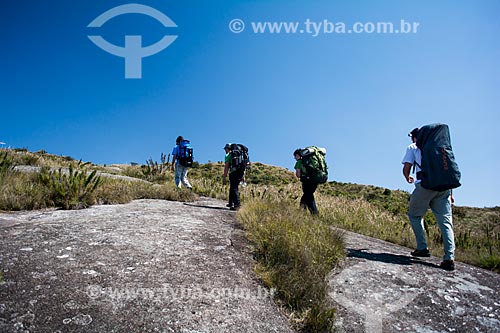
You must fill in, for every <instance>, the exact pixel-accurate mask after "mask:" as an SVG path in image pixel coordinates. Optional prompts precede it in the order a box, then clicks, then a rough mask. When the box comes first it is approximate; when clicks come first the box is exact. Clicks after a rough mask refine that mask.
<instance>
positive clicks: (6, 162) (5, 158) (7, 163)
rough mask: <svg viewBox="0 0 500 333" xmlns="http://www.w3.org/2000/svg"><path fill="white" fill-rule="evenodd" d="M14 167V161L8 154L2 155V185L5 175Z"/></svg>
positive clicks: (0, 162) (0, 166)
mask: <svg viewBox="0 0 500 333" xmlns="http://www.w3.org/2000/svg"><path fill="white" fill-rule="evenodd" d="M11 167H12V160H11V159H10V158H9V155H8V153H7V152H3V153H0V184H2V182H3V179H4V178H5V175H6V174H7V172H8V171H9V170H10V168H11Z"/></svg>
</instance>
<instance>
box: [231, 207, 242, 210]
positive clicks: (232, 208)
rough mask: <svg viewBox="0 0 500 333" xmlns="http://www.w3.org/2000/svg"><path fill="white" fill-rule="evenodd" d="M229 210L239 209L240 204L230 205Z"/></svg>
mask: <svg viewBox="0 0 500 333" xmlns="http://www.w3.org/2000/svg"><path fill="white" fill-rule="evenodd" d="M229 209H230V210H239V209H240V206H232V207H231V208H229Z"/></svg>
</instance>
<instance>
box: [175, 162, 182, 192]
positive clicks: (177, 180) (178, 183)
mask: <svg viewBox="0 0 500 333" xmlns="http://www.w3.org/2000/svg"><path fill="white" fill-rule="evenodd" d="M181 179H182V165H179V164H177V165H176V166H175V186H177V187H179V188H180V187H181Z"/></svg>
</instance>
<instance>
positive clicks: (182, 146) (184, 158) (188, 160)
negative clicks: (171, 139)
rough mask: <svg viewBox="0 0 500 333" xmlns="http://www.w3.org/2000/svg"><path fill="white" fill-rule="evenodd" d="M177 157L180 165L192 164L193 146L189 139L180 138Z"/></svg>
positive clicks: (187, 165)
mask: <svg viewBox="0 0 500 333" xmlns="http://www.w3.org/2000/svg"><path fill="white" fill-rule="evenodd" d="M177 159H178V160H179V164H180V165H182V166H185V167H191V166H193V147H192V146H191V142H190V141H189V140H182V141H181V142H179V156H177Z"/></svg>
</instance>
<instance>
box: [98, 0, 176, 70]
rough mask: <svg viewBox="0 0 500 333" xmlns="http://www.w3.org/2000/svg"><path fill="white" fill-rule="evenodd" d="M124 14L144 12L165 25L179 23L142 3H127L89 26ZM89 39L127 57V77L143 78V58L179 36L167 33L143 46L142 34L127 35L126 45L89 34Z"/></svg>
mask: <svg viewBox="0 0 500 333" xmlns="http://www.w3.org/2000/svg"><path fill="white" fill-rule="evenodd" d="M123 14H143V15H147V16H150V17H152V18H154V19H156V20H158V21H159V22H160V23H161V24H163V26H164V27H167V28H172V27H173V28H176V27H177V25H176V24H175V23H174V21H172V20H171V19H170V18H169V17H168V16H166V15H165V14H163V13H162V12H160V11H158V10H156V9H154V8H151V7H148V6H145V5H140V4H127V5H122V6H118V7H114V8H112V9H110V10H108V11H106V12H104V13H102V14H101V15H99V16H98V17H97V18H95V19H94V20H93V21H92V22H90V24H89V25H88V27H89V28H99V27H102V26H103V25H104V23H106V22H107V21H109V20H110V19H112V18H114V17H116V16H120V15H123ZM88 37H89V39H90V40H91V41H92V42H93V43H94V44H95V45H97V46H99V47H100V48H101V49H103V50H104V51H106V52H108V53H110V54H113V55H115V56H118V57H122V58H125V78H126V79H140V78H142V58H145V57H149V56H152V55H154V54H156V53H158V52H160V51H162V50H164V49H165V48H167V47H168V46H169V45H170V44H172V43H173V42H174V41H175V39H176V38H177V36H169V35H165V36H164V37H163V38H162V39H160V40H159V41H158V42H156V43H155V44H152V45H149V46H146V47H142V36H128V35H126V36H125V46H124V47H121V46H117V45H114V44H111V43H109V42H108V41H107V40H105V39H104V38H102V37H101V36H88Z"/></svg>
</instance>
